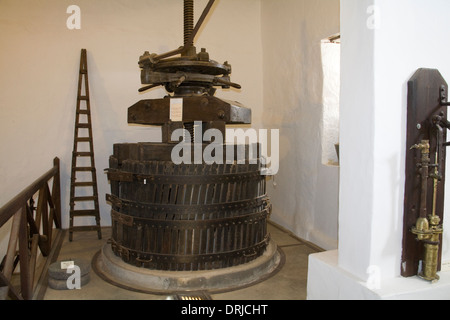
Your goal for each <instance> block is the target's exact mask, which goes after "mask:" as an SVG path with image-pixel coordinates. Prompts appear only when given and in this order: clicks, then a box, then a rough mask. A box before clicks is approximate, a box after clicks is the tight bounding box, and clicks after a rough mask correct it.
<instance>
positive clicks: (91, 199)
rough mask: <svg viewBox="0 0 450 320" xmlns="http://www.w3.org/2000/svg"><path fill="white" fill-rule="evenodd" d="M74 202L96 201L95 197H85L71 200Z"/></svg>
mask: <svg viewBox="0 0 450 320" xmlns="http://www.w3.org/2000/svg"><path fill="white" fill-rule="evenodd" d="M72 200H73V201H74V202H75V201H94V200H97V197H96V196H87V197H73V199H72Z"/></svg>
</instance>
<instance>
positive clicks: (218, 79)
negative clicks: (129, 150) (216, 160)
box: [128, 0, 251, 143]
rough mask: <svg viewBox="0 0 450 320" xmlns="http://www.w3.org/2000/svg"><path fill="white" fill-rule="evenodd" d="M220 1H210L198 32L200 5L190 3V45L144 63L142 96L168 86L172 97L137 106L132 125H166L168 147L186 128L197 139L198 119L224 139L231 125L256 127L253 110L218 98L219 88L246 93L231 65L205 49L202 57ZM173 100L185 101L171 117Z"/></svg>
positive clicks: (141, 62)
mask: <svg viewBox="0 0 450 320" xmlns="http://www.w3.org/2000/svg"><path fill="white" fill-rule="evenodd" d="M214 2H215V0H210V1H209V2H208V4H207V6H206V8H205V9H204V11H203V13H202V15H201V17H200V18H199V21H198V22H197V24H196V25H195V27H194V0H184V45H183V46H181V47H179V48H178V49H176V50H173V51H170V52H167V53H163V54H156V53H152V54H150V53H149V52H148V51H147V52H145V53H144V54H143V55H142V56H141V57H140V59H139V66H140V68H141V82H142V85H144V87H142V88H140V89H139V92H144V91H147V90H149V89H151V88H154V87H158V86H164V87H165V89H166V90H167V92H169V93H170V94H172V96H170V97H166V98H164V99H159V100H143V101H140V102H138V103H136V104H135V105H134V106H132V107H131V108H129V111H128V123H134V124H141V125H161V126H162V130H163V139H162V140H163V142H167V143H172V141H171V139H170V137H171V134H172V132H173V131H174V130H176V129H180V128H184V129H187V130H188V131H189V132H190V133H191V138H192V139H193V123H194V121H198V120H201V121H202V122H203V123H204V124H205V127H204V129H210V128H215V129H219V130H220V131H221V132H222V135H223V137H225V125H226V124H250V123H251V110H250V109H248V108H246V107H244V106H243V105H242V104H240V103H238V102H235V101H233V102H231V101H227V100H224V99H219V98H217V97H214V94H215V92H216V87H221V88H223V89H229V88H231V87H233V88H236V89H241V86H240V85H239V84H237V83H233V82H231V80H230V74H231V65H230V64H229V63H228V62H224V63H218V62H216V61H214V60H211V59H210V57H209V53H208V52H207V51H206V49H205V48H202V49H201V50H200V52H197V49H196V47H195V46H194V38H195V36H196V35H197V33H198V31H199V29H200V27H201V25H202V24H203V22H204V21H205V18H206V17H207V15H208V13H209V11H210V10H211V7H212V6H213V5H214ZM174 56H177V57H174ZM198 97H202V98H203V99H202V100H201V103H200V104H198V103H197V99H198ZM167 98H169V99H167ZM170 98H183V106H182V110H179V112H178V115H174V113H170V100H171V99H170ZM181 113H182V117H181V116H180V114H181Z"/></svg>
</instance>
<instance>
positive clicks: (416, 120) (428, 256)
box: [402, 69, 450, 282]
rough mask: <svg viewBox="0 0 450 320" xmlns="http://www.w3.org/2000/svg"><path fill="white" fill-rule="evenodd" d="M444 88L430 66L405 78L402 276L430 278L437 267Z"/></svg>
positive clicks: (441, 215) (440, 231)
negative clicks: (406, 80)
mask: <svg viewBox="0 0 450 320" xmlns="http://www.w3.org/2000/svg"><path fill="white" fill-rule="evenodd" d="M447 90H448V86H447V84H446V82H445V80H444V79H443V78H442V76H441V75H440V73H439V71H437V70H434V69H419V70H418V71H417V72H416V73H415V75H414V76H413V77H412V79H411V80H410V81H409V82H408V125H407V147H408V150H407V154H406V182H405V207H404V208H405V213H404V233H403V255H402V275H403V276H405V277H409V276H413V275H418V276H419V277H421V278H423V279H425V280H427V281H431V282H435V281H438V280H439V275H438V274H437V273H438V271H440V268H441V262H440V260H441V259H440V258H441V254H442V253H441V252H442V247H441V243H442V240H441V238H442V234H443V231H444V230H443V225H442V222H443V218H444V196H445V193H444V189H445V172H446V170H445V169H446V168H445V159H446V147H447V146H449V145H450V144H449V143H447V142H446V141H447V130H446V129H450V122H449V121H448V120H447V107H448V106H450V103H449V102H447V95H446V92H447Z"/></svg>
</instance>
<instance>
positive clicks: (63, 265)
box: [61, 261, 75, 269]
mask: <svg viewBox="0 0 450 320" xmlns="http://www.w3.org/2000/svg"><path fill="white" fill-rule="evenodd" d="M74 265H75V262H74V261H61V269H69V268H73V267H74Z"/></svg>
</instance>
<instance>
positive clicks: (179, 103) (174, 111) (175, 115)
mask: <svg viewBox="0 0 450 320" xmlns="http://www.w3.org/2000/svg"><path fill="white" fill-rule="evenodd" d="M170 120H171V121H173V122H181V121H183V99H182V98H180V99H170Z"/></svg>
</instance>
